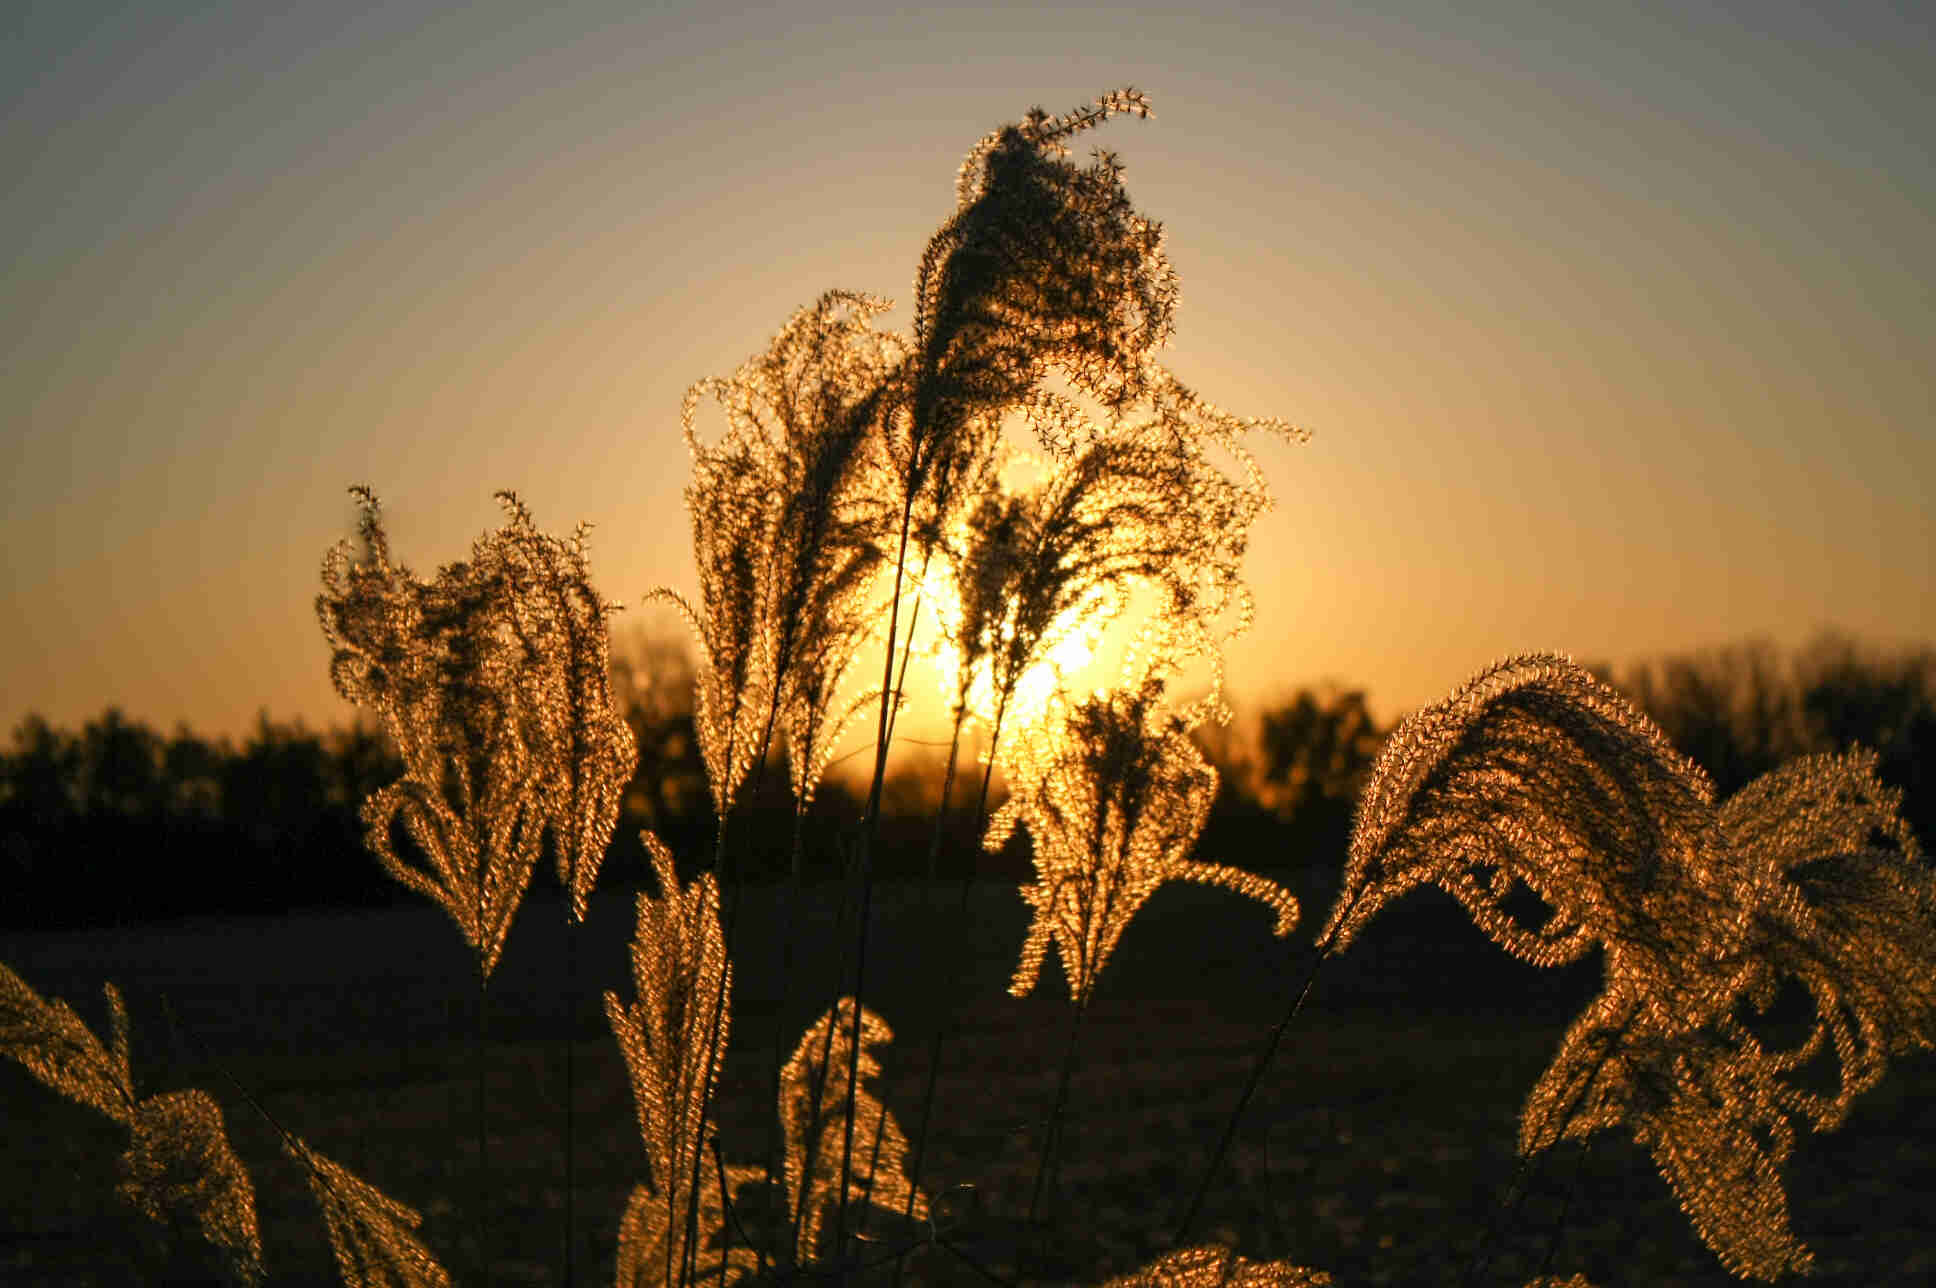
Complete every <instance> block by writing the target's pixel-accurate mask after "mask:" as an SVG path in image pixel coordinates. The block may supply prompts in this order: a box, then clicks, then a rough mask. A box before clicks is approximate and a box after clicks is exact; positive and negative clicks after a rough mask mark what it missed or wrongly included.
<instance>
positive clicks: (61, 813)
mask: <svg viewBox="0 0 1936 1288" xmlns="http://www.w3.org/2000/svg"><path fill="white" fill-rule="evenodd" d="M1593 669H1594V670H1595V672H1596V673H1597V674H1599V675H1600V676H1601V677H1602V678H1603V679H1607V680H1609V681H1610V682H1612V683H1614V684H1615V685H1616V686H1618V687H1619V688H1620V689H1621V690H1622V691H1623V692H1625V693H1626V694H1627V696H1628V697H1630V698H1631V699H1632V700H1633V701H1634V702H1635V703H1636V704H1637V705H1639V706H1640V707H1641V709H1643V710H1644V711H1646V712H1647V713H1648V714H1649V715H1651V716H1652V717H1653V718H1654V720H1655V721H1657V722H1658V723H1659V724H1660V725H1661V727H1662V728H1663V729H1664V730H1665V731H1666V732H1667V734H1668V735H1669V736H1670V737H1671V738H1672V740H1673V741H1674V743H1675V745H1676V746H1677V747H1679V748H1680V749H1681V750H1682V751H1684V752H1686V753H1687V754H1688V755H1690V756H1692V757H1693V758H1694V760H1695V761H1696V762H1697V763H1699V764H1700V765H1702V766H1703V767H1704V768H1705V769H1706V770H1707V771H1708V772H1709V774H1710V775H1711V776H1712V777H1713V779H1714V782H1715V786H1716V789H1717V792H1718V793H1719V794H1720V795H1721V796H1723V797H1725V796H1726V795H1728V794H1729V793H1732V792H1733V791H1735V790H1736V789H1738V788H1740V787H1741V786H1742V785H1744V784H1745V783H1747V782H1748V781H1749V780H1750V779H1752V778H1754V777H1755V776H1757V775H1759V774H1762V773H1765V772H1767V771H1768V770H1770V769H1773V768H1775V767H1776V766H1777V765H1779V764H1781V763H1782V762H1783V761H1786V760H1788V759H1789V758H1791V757H1794V756H1797V755H1802V754H1806V753H1809V752H1820V751H1840V750H1843V749H1845V748H1847V747H1849V746H1851V745H1854V744H1858V743H1859V744H1861V745H1864V746H1867V747H1870V748H1872V749H1874V750H1875V751H1876V752H1877V754H1878V757H1879V764H1878V769H1879V772H1880V774H1881V776H1882V778H1883V779H1884V780H1885V781H1886V782H1888V783H1890V784H1891V785H1893V786H1896V787H1898V788H1900V789H1902V790H1903V792H1904V812H1905V814H1906V815H1907V817H1908V819H1909V821H1910V824H1911V826H1912V827H1913V828H1915V829H1916V831H1917V833H1918V835H1919V837H1920V839H1921V841H1922V844H1923V846H1924V850H1925V852H1926V853H1927V852H1928V847H1929V846H1930V843H1931V842H1932V841H1933V840H1936V808H1933V807H1936V781H1933V779H1932V775H1936V649H1910V650H1894V651H1891V650H1885V649H1880V648H1876V647H1873V646H1867V645H1864V644H1861V643H1859V642H1858V641H1855V640H1853V639H1850V638H1848V637H1845V636H1838V635H1823V636H1820V637H1818V638H1817V639H1815V640H1814V641H1812V642H1810V643H1809V644H1807V645H1805V646H1803V647H1800V648H1797V649H1790V650H1784V649H1780V648H1777V647H1775V646H1773V645H1771V644H1768V643H1766V642H1762V641H1747V642H1743V643H1740V644H1735V645H1730V646H1727V647H1723V648H1717V649H1710V650H1706V651H1701V652H1694V653H1685V654H1672V655H1667V656H1663V657H1659V658H1653V659H1647V660H1642V661H1638V662H1634V663H1631V664H1626V665H1622V666H1617V667H1616V666H1610V665H1606V664H1595V665H1594V666H1593ZM612 673H613V678H614V681H615V691H616V694H617V697H618V701H619V703H620V706H621V708H622V709H623V711H624V713H625V716H626V719H627V721H628V722H629V723H630V725H631V727H632V730H633V733H634V735H635V736H636V737H637V739H638V745H639V766H638V771H637V773H636V774H635V775H634V777H633V779H632V781H631V783H630V785H629V786H628V788H627V789H626V792H625V795H624V800H623V813H622V816H621V818H620V821H619V826H618V829H617V833H616V835H615V837H614V841H613V846H612V850H611V853H610V855H609V857H608V858H607V860H606V867H605V876H604V877H603V879H602V884H603V885H605V886H611V887H624V886H629V885H634V884H637V883H638V882H640V881H641V880H643V879H644V874H645V873H646V871H647V870H648V866H649V865H648V863H647V861H646V858H645V854H644V851H643V848H642V846H641V843H640V841H639V831H640V830H641V829H642V828H651V829H653V830H654V831H656V832H658V833H659V834H660V835H661V836H663V837H664V838H665V839H666V841H667V842H668V843H669V844H670V845H671V846H672V848H673V850H674V852H675V854H677V855H678V856H679V857H680V860H681V862H682V866H689V865H692V864H696V863H697V862H698V861H699V860H701V859H703V858H705V857H706V856H707V855H709V854H710V852H711V838H712V835H713V829H714V818H713V812H712V797H711V794H710V793H709V792H708V790H707V788H706V779H705V771H704V767H703V765H702V763H701V761H700V758H699V753H698V746H697V743H696V741H695V740H694V737H693V730H692V683H691V654H690V652H689V650H688V648H687V646H686V645H685V643H684V642H683V641H682V640H680V639H678V638H676V637H667V636H654V635H649V634H646V633H643V632H640V631H630V632H627V631H621V632H619V634H618V636H617V638H616V640H615V643H614V646H613V660H612ZM1373 710H1374V708H1373V706H1372V703H1371V699H1370V695H1369V694H1368V693H1367V691H1366V690H1364V689H1361V688H1352V687H1347V686H1344V685H1338V684H1329V685H1320V686H1314V687H1308V688H1300V689H1298V690H1296V691H1295V692H1294V693H1293V694H1292V695H1291V696H1290V697H1288V698H1287V699H1285V700H1283V701H1281V702H1276V703H1271V704H1269V705H1263V706H1256V707H1244V708H1240V709H1239V711H1238V713H1237V716H1236V718H1234V719H1233V720H1232V721H1231V722H1230V723H1229V724H1227V725H1221V726H1219V725H1214V724H1212V725H1205V726H1201V727H1200V728H1199V729H1198V731H1197V735H1196V736H1197V738H1198V742H1199V745H1200V746H1201V747H1202V748H1203V750H1204V752H1205V754H1206V755H1207V757H1208V758H1209V760H1210V761H1211V763H1212V764H1213V765H1215V766H1216V768H1217V769H1218V771H1219V776H1220V787H1219V793H1218V797H1217V801H1216V805H1215V807H1214V810H1213V812H1212V815H1211V819H1210V822H1209V824H1208V825H1207V827H1206V829H1205V832H1204V835H1203V838H1202V840H1201V841H1200V843H1199V844H1198V847H1197V857H1199V858H1203V859H1211V860H1217V861H1225V862H1236V863H1239V864H1242V865H1244V866H1247V867H1252V868H1256V869H1259V870H1262V871H1266V872H1269V873H1271V874H1272V875H1273V876H1275V877H1277V878H1278V879H1279V880H1281V881H1283V882H1285V883H1286V884H1288V885H1290V886H1291V887H1292V888H1293V889H1294V890H1295V891H1296V892H1297V893H1298V894H1299V895H1300V897H1301V898H1303V899H1304V900H1305V906H1306V908H1307V910H1309V909H1322V908H1323V907H1325V906H1327V904H1328V902H1329V898H1330V895H1331V893H1332V892H1333V891H1334V890H1335V887H1336V883H1337V881H1338V879H1339V877H1340V874H1341V870H1342V867H1343V863H1344V853H1345V846H1346V842H1347V839H1348V836H1349V832H1350V825H1351V817H1352V809H1353V806H1354V803H1355V801H1356V799H1357V795H1358V791H1359V789H1360V788H1361V786H1362V785H1363V782H1364V778H1365V775H1366V772H1367V770H1368V769H1369V767H1370V765H1371V762H1372V760H1373V758H1374V757H1375V756H1376V755H1377V753H1378V749H1379V747H1380V745H1381V743H1382V742H1383V739H1384V737H1385V735H1386V734H1387V733H1388V732H1389V731H1390V729H1391V727H1392V724H1393V723H1395V720H1390V719H1388V720H1382V721H1381V720H1380V719H1378V718H1375V717H1374V715H1373V714H1372V713H1373ZM970 754H971V755H972V749H971V752H970ZM941 755H942V752H941V749H940V748H935V747H923V746H919V745H917V746H914V747H912V748H907V749H903V750H901V751H897V753H896V755H895V757H894V759H893V760H892V761H891V765H892V767H893V769H892V776H891V778H890V780H889V783H888V786H887V792H886V796H885V809H886V819H885V821H884V827H885V828H886V835H887V841H886V843H884V844H883V845H882V847H881V849H880V850H879V852H878V857H877V859H876V868H877V871H878V872H879V874H880V875H881V876H882V877H884V878H886V879H889V880H892V879H897V878H912V877H925V876H926V874H927V854H928V848H929V846H928V840H929V836H930V832H931V829H932V827H933V822H932V820H933V818H934V816H935V811H936V809H937V808H938V806H939V803H940V794H941V785H942V760H941ZM868 759H869V758H868V757H864V756H863V757H856V758H854V759H853V760H850V761H849V762H847V764H846V765H843V766H839V767H837V768H836V772H835V773H834V774H833V775H832V776H831V778H830V780H829V782H828V783H827V785H826V786H825V787H824V788H823V790H822V792H821V795H820V798H819V799H818V800H817V801H816V803H815V805H814V818H815V819H816V825H815V826H812V827H809V828H808V829H807V837H808V851H807V854H806V858H805V871H804V873H803V875H804V876H805V878H806V879H807V880H808V881H810V882H822V881H830V880H836V879H839V878H840V877H841V876H842V875H843V874H844V864H845V862H846V856H847V853H848V851H849V849H850V847H849V846H848V845H847V841H848V840H849V838H850V834H851V833H852V831H853V830H854V827H855V824H856V822H857V820H858V819H859V817H860V814H861V808H860V807H861V803H862V798H863V797H864V794H865V783H864V781H861V780H859V779H858V778H857V777H856V775H857V774H859V773H860V772H861V771H862V770H864V769H865V768H866V767H867V762H868ZM401 772H402V770H401V765H400V763H399V762H398V761H397V760H396V757H395V753H394V750H393V749H392V747H391V746H390V745H389V743H388V741H387V739H386V737H385V736H384V735H383V734H382V732H381V731H380V729H378V728H377V727H376V726H375V725H374V724H371V723H361V724H359V723H349V724H341V725H336V726H333V727H328V728H321V729H315V728H310V727H307V726H305V725H304V724H302V723H301V722H300V721H290V722H282V723H279V722H276V721H272V720H269V719H267V718H266V717H265V718H263V719H261V720H260V721H259V722H258V723H257V724H256V726H255V727H254V728H253V729H251V730H250V731H249V732H248V733H246V734H244V735H242V736H240V737H229V736H217V735H211V734H207V733H204V732H201V731H197V730H196V729H194V728H193V727H191V726H189V725H187V724H180V725H176V726H174V727H173V728H168V729H159V728H155V727H153V726H150V725H148V724H145V723H143V722H141V721H138V720H134V719H131V718H129V717H128V716H126V715H125V714H123V713H122V712H120V711H118V710H115V709H112V708H110V709H108V710H107V711H105V712H102V713H101V714H100V715H98V716H95V717H93V718H91V719H89V720H87V721H85V722H84V723H82V724H80V725H79V726H78V727H76V726H64V727H63V726H58V725H54V724H51V723H49V722H48V721H46V720H44V719H42V718H40V717H38V716H29V717H27V718H26V719H25V720H23V721H22V722H21V723H20V724H19V725H18V727H17V728H16V729H15V730H14V732H13V736H12V740H11V743H10V744H9V745H8V746H7V747H6V750H5V753H4V755H0V882H4V886H5V888H6V889H7V890H8V891H9V892H10V897H9V898H8V899H7V900H6V901H5V902H4V904H3V905H0V923H4V924H6V925H9V926H11V927H14V928H20V929H25V928H55V927H69V926H71V927H79V926H87V925H99V926H109V925H125V924H129V923H133V922H141V921H149V920H156V919H166V918H171V917H180V916H188V915H196V914H206V913H224V912H230V913H274V912H281V911H287V910H291V909H296V908H321V907H332V906H344V907H351V906H377V905H383V904H387V903H391V902H396V901H403V902H417V901H418V900H417V897H416V896H414V895H411V894H409V893H408V892H406V891H405V890H404V889H403V888H402V887H401V886H398V885H397V884H396V883H394V882H392V881H391V880H390V879H389V878H388V877H387V876H385V875H384V873H383V872H382V870H381V869H380V868H379V867H378V865H377V862H376V860H375V859H374V858H373V857H372V856H371V855H370V853H369V852H368V851H367V850H366V849H365V848H364V845H363V842H362V835H363V833H362V825H361V823H360V822H359V821H358V818H357V808H358V806H359V805H360V804H361V802H362V800H363V798H364V797H365V796H367V795H368V794H369V793H370V792H372V791H374V790H375V789H376V788H378V787H380V786H383V785H385V784H387V783H389V782H390V781H392V780H393V779H394V778H396V777H397V776H399V775H400V774H401ZM978 777H979V774H978V770H977V768H976V767H975V766H973V765H972V763H970V762H968V761H966V760H965V761H964V766H963V768H962V770H961V773H960V776H959V777H958V778H957V781H956V785H955V788H954V790H953V792H952V796H951V802H950V815H951V817H950V818H949V820H948V824H947V831H946V837H947V843H946V844H945V845H944V848H943V849H942V851H941V867H942V870H943V871H944V872H945V873H946V874H948V875H964V876H965V875H968V874H969V873H971V872H972V873H974V874H976V875H978V876H980V877H983V878H990V879H1009V880H1013V879H1027V877H1028V875H1029V872H1030V868H1029V863H1028V857H1027V850H1026V842H1022V841H1018V842H1015V843H1012V844H1011V846H1010V848H1009V849H1008V850H1006V851H1004V852H1002V853H1000V854H984V853H982V852H980V851H979V850H978V849H977V848H975V847H974V846H972V845H971V844H969V843H968V842H967V841H966V840H965V839H964V838H965V835H966V832H967V828H968V826H969V824H970V822H971V815H972V810H973V806H974V799H975V791H976V787H977V785H978ZM993 791H994V797H993V799H992V800H991V802H990V807H991V808H992V807H993V806H994V805H995V804H996V803H999V801H1000V799H1001V798H1002V783H1001V778H1000V776H999V775H997V776H996V777H995V779H994V783H993ZM791 809H792V802H791V797H790V796H789V795H788V791H787V787H786V775H785V769H784V766H783V765H782V764H780V763H779V762H778V760H777V759H776V760H775V761H774V762H773V763H771V764H769V765H768V766H767V768H766V771H765V772H764V773H763V774H762V775H760V776H759V777H758V778H757V779H756V780H755V782H754V783H753V784H752V786H751V787H750V788H749V789H748V790H747V791H746V792H745V793H744V794H743V796H742V804H741V806H740V809H739V811H738V812H737V813H736V815H735V819H734V823H733V833H734V837H735V842H734V851H735V860H734V861H735V864H736V866H738V867H739V869H740V871H742V872H743V873H744V874H745V875H747V876H748V877H750V878H752V879H754V880H760V879H774V878H778V877H781V876H783V875H785V874H787V873H788V872H789V871H790V859H789V855H790V846H791V841H792V822H791ZM534 880H535V883H536V887H537V888H538V889H540V890H544V889H549V888H551V887H552V886H555V884H556V879H555V877H554V875H553V873H552V869H551V866H550V864H549V862H546V863H541V864H540V865H539V867H538V871H537V875H536V877H535V879H534ZM1307 915H1310V914H1309V913H1308V912H1307Z"/></svg>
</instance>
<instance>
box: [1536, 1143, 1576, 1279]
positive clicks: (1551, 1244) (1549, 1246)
mask: <svg viewBox="0 0 1936 1288" xmlns="http://www.w3.org/2000/svg"><path fill="white" fill-rule="evenodd" d="M1586 1152H1587V1142H1586V1141H1581V1142H1580V1148H1579V1153H1578V1154H1577V1155H1576V1156H1575V1158H1574V1160H1573V1178H1572V1180H1570V1181H1569V1182H1567V1186H1566V1192H1565V1193H1564V1194H1562V1195H1561V1196H1560V1210H1559V1215H1558V1216H1556V1217H1554V1218H1553V1227H1552V1230H1551V1232H1550V1233H1549V1234H1548V1235H1547V1239H1546V1255H1545V1256H1543V1257H1541V1258H1540V1262H1539V1275H1538V1276H1537V1277H1539V1278H1544V1277H1545V1276H1546V1275H1547V1274H1549V1273H1550V1272H1551V1271H1552V1268H1553V1256H1554V1254H1555V1253H1557V1252H1558V1251H1559V1250H1560V1238H1561V1236H1562V1235H1564V1234H1565V1233H1566V1216H1567V1213H1569V1212H1570V1211H1572V1209H1573V1196H1574V1195H1575V1194H1578V1193H1579V1192H1580V1180H1581V1178H1582V1176H1583V1175H1584V1174H1585V1172H1586Z"/></svg>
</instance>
